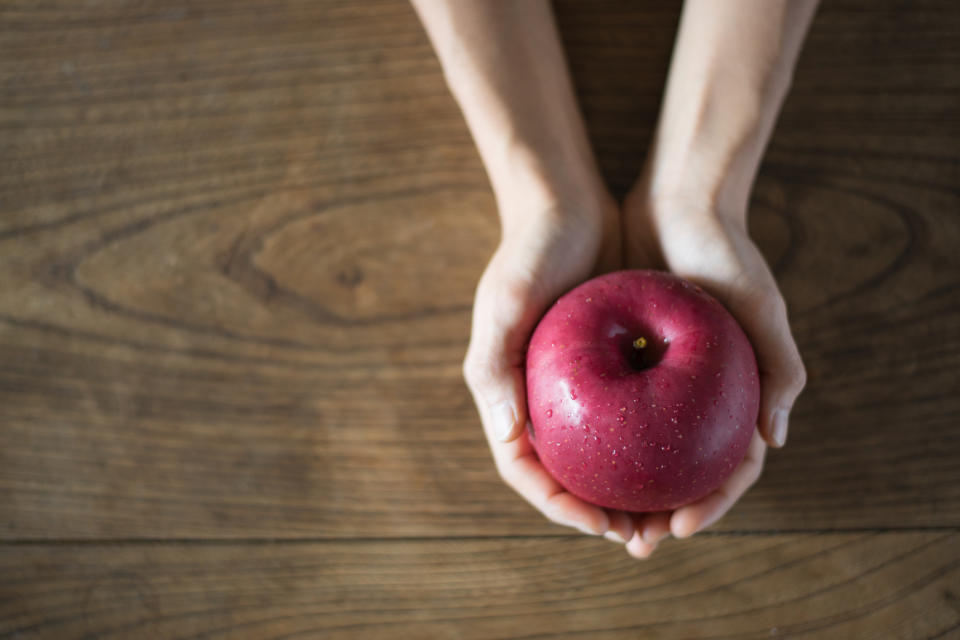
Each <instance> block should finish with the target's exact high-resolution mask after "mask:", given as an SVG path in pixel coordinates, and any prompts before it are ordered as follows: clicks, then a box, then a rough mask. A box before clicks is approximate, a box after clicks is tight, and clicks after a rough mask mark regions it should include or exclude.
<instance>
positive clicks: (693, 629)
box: [0, 532, 960, 640]
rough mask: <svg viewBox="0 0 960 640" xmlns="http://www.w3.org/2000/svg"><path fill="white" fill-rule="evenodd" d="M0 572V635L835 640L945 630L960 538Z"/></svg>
mask: <svg viewBox="0 0 960 640" xmlns="http://www.w3.org/2000/svg"><path fill="white" fill-rule="evenodd" d="M0 575H3V576H4V579H3V581H2V582H0V636H3V637H8V636H12V637H25V638H74V637H77V638H79V637H96V638H101V639H109V638H130V637H140V638H143V637H147V638H152V637H156V638H200V637H203V638H268V637H269V638H308V637H323V638H398V637H404V638H458V639H464V640H466V639H481V638H524V639H533V638H538V639H539V638H585V639H586V638H601V639H607V638H625V637H631V638H637V637H643V638H650V639H655V638H669V639H670V640H678V639H681V638H697V639H699V640H708V639H713V640H718V639H721V638H724V639H728V638H730V639H732V638H737V639H742V640H747V639H752V638H757V639H759V638H818V639H821V640H825V639H829V638H838V639H843V640H847V639H849V638H884V639H895V638H903V639H914V638H933V637H947V635H948V634H949V633H954V632H955V630H956V629H957V625H958V624H960V605H958V599H957V594H958V592H960V591H958V590H960V537H958V535H957V534H956V533H943V532H939V533H938V532H927V533H881V534H829V535H819V536H811V535H762V536H726V535H714V536H701V537H699V538H697V539H694V540H691V541H689V542H685V543H683V544H675V543H670V542H666V543H664V544H663V546H662V548H661V549H660V550H659V551H658V553H657V554H656V555H655V556H654V557H653V558H652V559H651V560H650V561H648V562H647V563H639V562H636V561H633V560H631V559H629V558H628V557H627V556H626V555H625V554H624V553H623V550H622V548H621V547H619V546H615V545H612V544H610V543H608V542H606V541H604V540H601V539H586V538H564V537H553V538H535V537H534V538H525V539H517V538H512V539H511V538H506V539H464V540H407V541H392V542H391V541H361V540H355V541H336V542H327V543H289V542H288V543H282V544H269V543H267V544H257V545H251V544H244V543H237V544H230V543H227V544H164V543H159V544H135V545H111V544H105V545H100V544H83V545H70V544H66V545H54V546H45V545H39V546H38V545H29V544H28V545H18V546H3V547H0ZM951 629H952V630H954V631H949V630H951ZM18 634H20V635H18ZM938 634H943V635H940V636H938Z"/></svg>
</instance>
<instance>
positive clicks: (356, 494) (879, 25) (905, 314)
mask: <svg viewBox="0 0 960 640" xmlns="http://www.w3.org/2000/svg"><path fill="white" fill-rule="evenodd" d="M2 11H3V20H2V25H3V27H2V38H0V51H2V56H0V82H2V87H3V109H2V111H0V128H2V130H3V135H2V136H0V151H2V153H0V168H2V171H0V194H2V196H0V197H2V216H0V291H2V297H0V362H2V366H0V419H2V428H0V496H2V498H3V499H2V501H0V503H2V506H0V533H2V536H3V537H4V538H6V539H24V538H27V539H32V538H47V539H55V538H101V537H119V538H133V537H144V538H158V537H159V538H162V537H168V536H169V537H211V538H236V537H250V536H254V537H257V536H268V537H273V536H279V537H303V536H308V537H318V536H319V537H323V536H344V535H370V534H373V535H377V536H410V535H436V534H449V535H455V534H456V535H475V534H478V533H483V534H491V535H493V534H496V535H502V534H525V533H526V534H534V533H546V532H553V531H554V529H553V528H551V527H550V526H549V525H548V524H546V523H544V522H543V521H542V520H541V519H540V518H539V517H538V516H537V515H536V514H534V513H533V512H532V511H531V510H530V509H529V508H527V507H526V506H525V505H524V504H523V503H522V502H521V501H520V500H519V499H517V498H515V497H514V496H512V495H511V494H510V492H509V491H508V490H507V489H505V488H504V487H503V486H502V485H501V483H500V482H499V481H498V479H497V478H496V477H495V474H494V472H493V469H492V465H491V464H490V462H489V459H488V456H487V453H486V450H485V446H484V444H483V441H482V439H481V437H480V434H479V429H478V425H477V419H476V417H475V415H474V411H473V409H472V407H471V404H470V401H469V397H468V395H467V393H466V391H465V389H464V388H463V385H462V383H461V382H460V379H459V361H460V358H461V356H462V352H463V350H464V347H465V344H466V340H467V331H468V316H469V307H470V299H471V294H472V289H473V286H474V284H475V281H476V278H477V276H478V274H479V273H480V270H481V269H482V266H483V263H484V262H485V260H486V258H487V257H488V256H489V253H490V251H491V250H492V248H493V246H494V244H495V242H496V237H497V230H496V225H495V215H494V211H493V201H492V199H491V197H490V196H489V193H488V190H487V186H486V182H485V178H484V175H483V172H482V170H481V167H480V166H479V163H478V160H477V158H476V154H475V152H474V151H473V148H472V145H471V143H470V140H469V138H468V136H467V133H466V130H465V128H464V126H463V123H462V119H461V118H460V116H459V114H458V112H457V110H456V108H455V106H454V105H453V103H452V101H451V99H450V98H449V96H448V94H447V92H446V90H445V87H444V86H443V81H442V77H441V76H440V73H439V68H438V66H437V63H436V61H435V59H434V58H433V55H432V52H431V51H430V49H429V47H428V45H427V43H426V40H425V38H424V36H423V33H422V31H421V29H420V27H419V25H418V24H417V22H416V20H415V18H414V17H413V14H412V12H411V11H410V10H409V8H408V7H407V6H406V4H404V3H403V2H377V3H364V4H362V5H355V4H351V3H335V2H327V3H323V2H309V3H307V2H294V1H291V2H286V3H277V4H276V5H275V6H272V7H271V10H270V11H263V10H262V7H261V6H260V5H259V4H257V3H220V4H217V3H204V4H203V5H202V7H197V6H193V5H189V4H177V3H173V2H171V3H158V4H149V3H148V4H142V5H141V4H138V5H131V4H127V3H120V2H117V3H104V4H103V5H102V6H100V7H98V8H97V9H96V10H87V9H80V8H76V7H75V6H74V5H72V4H70V3H59V4H58V3H47V4H44V5H42V6H35V5H34V4H33V3H16V2H12V3H4V6H3V9H2ZM558 13H559V16H560V23H561V27H562V29H563V35H564V40H565V42H566V43H567V46H568V48H569V51H570V58H571V65H572V68H573V71H574V75H575V77H576V81H577V85H578V88H579V91H580V93H581V98H582V102H583V104H584V111H585V113H586V114H587V118H588V120H589V122H590V125H591V133H592V135H593V137H594V140H595V144H596V146H597V149H598V153H599V155H600V159H601V164H602V165H603V166H604V170H605V171H606V173H607V174H608V176H609V179H610V182H611V184H612V186H613V188H614V189H615V190H616V191H620V192H622V190H623V189H624V188H625V186H626V185H627V184H628V183H629V181H630V179H631V178H632V176H633V175H634V174H635V172H636V170H637V168H638V167H639V164H640V162H641V161H642V157H643V150H644V147H645V143H646V141H647V140H648V138H649V133H650V130H651V127H652V123H653V118H654V115H655V113H656V105H657V100H658V96H659V91H660V88H661V86H662V81H663V77H664V73H665V69H666V64H667V61H668V58H669V48H670V43H671V41H672V33H673V28H674V27H675V22H676V16H677V11H676V7H671V8H668V9H658V10H651V11H646V10H644V11H640V10H638V9H637V8H636V7H635V6H633V5H632V4H630V3H622V2H610V3H601V4H594V3H592V4H591V5H590V6H589V7H588V6H586V5H581V4H578V3H561V4H560V6H559V8H558ZM958 25H960V17H958V14H957V12H956V11H954V10H952V5H951V4H949V3H946V2H926V3H922V5H918V7H917V8H915V9H912V10H910V11H902V10H900V9H899V8H898V7H896V6H874V5H872V4H867V3H863V2H846V3H841V2H837V3H829V5H828V6H825V7H824V8H823V9H822V11H821V14H820V15H819V17H818V18H817V20H816V23H815V25H814V28H813V32H812V34H811V37H810V41H809V44H808V46H807V48H806V51H805V53H804V56H803V59H802V61H801V64H800V68H799V70H798V72H797V76H796V83H795V88H794V91H793V93H792V95H791V97H790V99H789V101H788V104H787V106H786V108H785V112H784V114H783V118H782V122H781V125H780V126H779V127H778V130H777V133H776V136H775V138H774V140H773V143H772V145H771V150H770V153H769V154H768V158H767V161H766V163H765V165H764V168H763V171H762V175H761V177H760V179H759V183H758V188H757V193H756V197H755V199H754V205H755V206H754V211H753V213H752V223H751V228H752V231H753V232H754V234H755V236H756V237H757V238H758V241H759V242H760V244H761V246H762V247H763V249H764V251H765V252H766V254H767V255H768V257H769V258H770V260H771V262H772V263H773V264H774V266H775V268H776V272H777V275H778V277H779V280H780V282H781V284H782V286H783V289H784V291H785V293H786V295H787V298H788V301H789V304H790V308H791V312H792V317H793V321H794V326H795V331H796V334H797V337H798V340H799V342H800V345H801V350H802V352H803V354H804V356H805V358H806V361H807V364H808V368H809V370H810V373H811V383H810V386H809V389H808V391H807V393H806V394H805V396H804V397H803V399H802V401H801V403H800V405H799V407H798V410H797V412H796V418H795V425H794V429H793V430H792V432H791V443H790V446H789V447H788V448H787V449H786V450H785V451H783V452H782V453H778V454H776V455H774V456H771V459H770V462H769V464H768V470H767V473H766V476H765V478H764V480H763V482H762V483H761V484H760V485H759V486H758V487H757V488H756V489H755V490H754V491H753V492H752V493H751V494H750V495H749V496H748V497H747V498H746V499H745V500H744V501H743V502H742V504H741V505H740V506H738V508H737V509H736V511H735V512H734V513H732V514H731V515H730V517H729V518H727V519H726V520H725V521H723V522H722V523H721V524H720V525H718V527H719V528H720V529H721V530H731V531H742V530H751V531H756V530H781V529H836V528H849V527H855V528H857V527H858V528H864V527H957V526H960V490H958V488H957V487H958V486H960V482H958V480H960V471H958V467H957V465H956V464H955V460H956V458H957V455H958V453H960V439H958V431H957V429H956V426H957V424H958V417H960V404H958V402H960V400H958V397H960V394H957V393H956V390H957V389H958V388H960V379H958V373H957V371H958V366H957V365H958V349H960V329H958V327H960V317H958V315H960V294H958V287H957V276H958V273H960V268H958V267H960V262H958V259H957V253H956V247H957V246H958V242H960V221H958V218H957V216H956V212H957V210H958V204H960V203H958V188H957V185H958V175H957V174H958V166H960V165H958V157H957V151H958V144H957V143H958V138H960V135H958V131H960V127H958V116H957V114H958V113H960V111H958V109H957V107H958V106H960V98H958V96H960V91H958V86H957V85H958V83H960V79H958V77H957V74H956V73H953V71H954V70H955V68H956V63H957V58H958V52H957V49H956V47H955V46H953V44H952V43H954V42H955V41H956V38H955V37H954V36H956V35H957V34H958V33H960V29H958Z"/></svg>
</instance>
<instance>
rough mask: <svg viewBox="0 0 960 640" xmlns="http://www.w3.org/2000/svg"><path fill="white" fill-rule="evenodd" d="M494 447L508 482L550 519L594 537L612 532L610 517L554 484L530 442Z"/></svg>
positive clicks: (494, 453) (498, 463) (492, 444)
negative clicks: (610, 529)
mask: <svg viewBox="0 0 960 640" xmlns="http://www.w3.org/2000/svg"><path fill="white" fill-rule="evenodd" d="M524 443H525V444H526V446H524ZM490 446H491V449H492V450H493V458H494V462H495V463H496V464H497V469H498V470H499V471H500V475H501V477H502V478H503V480H504V482H506V483H507V485H509V486H510V487H511V488H513V490H514V491H516V492H517V493H518V494H520V496H521V497H522V498H523V499H525V500H526V501H527V502H529V503H530V504H531V505H532V506H533V507H534V508H535V509H536V510H537V511H539V512H540V513H542V514H543V515H544V516H546V517H547V519H549V520H551V521H553V522H555V523H557V524H561V525H564V526H568V527H574V528H576V529H579V530H580V531H582V532H583V533H587V534H591V535H603V534H605V533H606V532H607V531H608V530H609V528H610V519H609V516H608V515H607V513H606V512H605V511H604V510H603V509H601V508H600V507H597V506H594V505H592V504H588V503H586V502H584V501H583V500H581V499H580V498H578V497H576V496H575V495H573V494H572V493H569V492H568V491H567V490H566V489H564V488H563V487H562V486H561V485H560V483H558V482H557V481H556V480H554V479H553V478H552V477H551V476H550V474H549V473H547V470H546V469H545V468H544V467H543V465H542V464H541V463H540V461H539V460H538V459H537V457H536V455H535V454H534V452H533V447H532V446H531V445H530V444H529V440H527V438H520V439H518V440H516V441H515V442H509V443H503V442H491V445H490Z"/></svg>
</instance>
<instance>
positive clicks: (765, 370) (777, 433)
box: [731, 286, 807, 447]
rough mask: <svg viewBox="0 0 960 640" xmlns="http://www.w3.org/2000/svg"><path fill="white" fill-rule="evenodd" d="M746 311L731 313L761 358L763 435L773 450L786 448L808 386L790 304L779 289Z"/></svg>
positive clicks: (760, 296) (758, 298) (756, 298)
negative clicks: (799, 398) (799, 399)
mask: <svg viewBox="0 0 960 640" xmlns="http://www.w3.org/2000/svg"><path fill="white" fill-rule="evenodd" d="M743 307H744V308H739V309H731V310H732V311H734V314H735V315H736V316H737V319H738V320H740V323H741V326H743V328H744V331H746V333H747V335H748V336H749V338H750V342H751V343H752V344H753V347H754V350H755V351H756V355H757V364H758V366H759V369H760V416H759V419H758V422H759V424H758V426H759V429H760V434H761V435H762V436H763V439H764V440H766V442H767V444H769V445H770V446H773V447H782V446H783V445H784V444H785V443H786V440H787V425H788V422H789V416H790V410H791V409H792V408H793V404H794V402H796V399H797V396H799V395H800V392H801V391H803V387H804V386H805V385H806V381H807V373H806V369H805V368H804V366H803V360H801V358H800V352H799V351H798V350H797V344H796V342H795V341H794V339H793V335H792V334H791V332H790V322H789V320H788V318H787V307H786V303H785V302H784V300H783V296H781V295H780V292H779V291H778V290H777V289H776V287H775V286H770V287H767V288H765V289H763V290H762V292H761V293H758V294H756V295H753V296H751V297H749V298H748V299H746V300H745V301H744V305H743Z"/></svg>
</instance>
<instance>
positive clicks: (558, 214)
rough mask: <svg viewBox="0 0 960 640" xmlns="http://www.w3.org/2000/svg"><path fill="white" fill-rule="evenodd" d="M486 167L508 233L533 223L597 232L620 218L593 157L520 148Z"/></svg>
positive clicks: (504, 153)
mask: <svg viewBox="0 0 960 640" xmlns="http://www.w3.org/2000/svg"><path fill="white" fill-rule="evenodd" d="M486 164H487V171H488V174H489V175H490V182H491V185H492V187H493V191H494V195H495V197H496V200H497V208H498V210H499V212H500V219H501V224H502V226H503V231H504V233H505V234H509V233H511V232H513V231H514V230H516V229H520V228H522V227H524V226H525V223H526V222H529V221H531V220H535V221H537V222H550V223H556V224H565V223H577V224H579V225H581V226H583V225H586V226H588V227H592V226H594V225H595V226H597V227H598V228H599V227H600V226H601V225H602V223H603V222H604V220H605V218H607V217H612V218H616V215H617V213H616V203H615V202H614V201H613V198H612V197H611V196H610V194H609V191H608V190H607V188H606V186H605V185H604V184H603V180H602V178H601V177H600V174H599V171H598V170H597V168H596V165H595V163H594V161H593V158H592V156H587V157H584V156H579V155H576V154H573V155H569V156H565V155H562V154H559V153H553V154H551V153H541V152H536V151H534V150H532V149H529V148H528V147H525V146H519V145H518V146H513V147H511V148H510V149H508V150H505V151H504V152H503V153H502V154H501V155H500V156H499V157H498V158H497V160H496V162H490V161H488V162H487V163H486Z"/></svg>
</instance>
